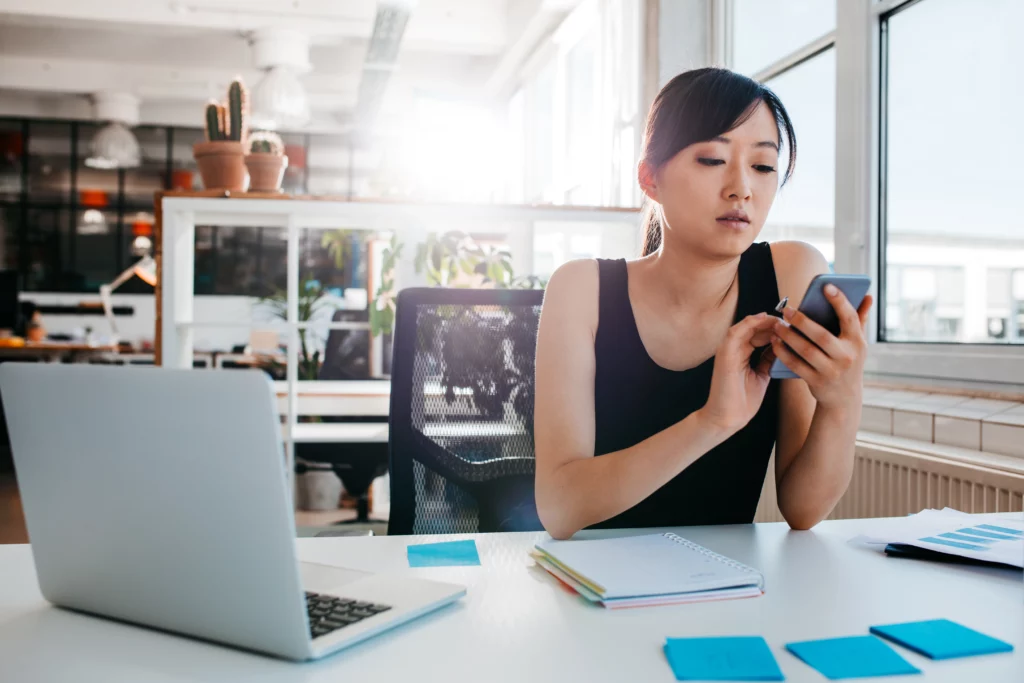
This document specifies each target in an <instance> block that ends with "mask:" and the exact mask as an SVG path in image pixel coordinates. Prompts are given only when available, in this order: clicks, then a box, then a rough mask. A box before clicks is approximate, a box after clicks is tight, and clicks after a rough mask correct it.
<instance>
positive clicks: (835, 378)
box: [772, 284, 872, 406]
mask: <svg viewBox="0 0 1024 683" xmlns="http://www.w3.org/2000/svg"><path fill="white" fill-rule="evenodd" d="M825 296H826V297H827V298H828V300H829V303H831V304H832V308H834V309H835V311H836V314H837V315H838V316H839V329H840V332H839V336H838V337H837V336H835V335H833V334H832V333H831V332H829V331H828V330H826V329H825V328H824V327H822V326H821V325H819V324H818V323H816V322H814V321H813V320H811V319H810V318H808V317H807V316H806V315H804V314H803V313H801V312H800V311H798V310H795V309H792V308H788V307H787V308H786V309H784V310H783V312H782V315H783V317H784V318H785V322H783V321H782V320H779V321H778V322H777V323H776V324H775V334H776V335H777V338H776V339H774V340H773V341H772V350H773V351H774V352H775V356H776V357H777V358H778V359H779V360H781V361H782V362H783V363H785V364H786V366H787V367H788V368H789V369H790V370H792V371H793V372H794V373H796V374H797V375H798V376H799V377H800V378H801V379H803V380H804V381H805V382H807V387H808V388H809V389H810V390H811V395H813V396H814V399H815V400H816V401H817V402H818V404H819V405H822V406H844V405H850V403H851V402H856V403H858V404H859V402H860V399H861V394H862V384H863V375H864V360H865V358H866V357H867V352H868V340H867V322H868V312H869V311H870V310H871V304H872V297H871V295H868V296H866V297H864V301H863V302H862V303H861V305H860V308H859V309H855V308H854V307H853V305H852V304H851V303H850V301H849V300H848V299H847V298H846V296H845V295H844V294H843V293H842V292H840V291H839V289H838V288H837V287H836V286H835V285H831V284H830V285H826V286H825ZM787 323H788V324H787ZM791 326H792V327H794V328H796V329H797V330H800V332H803V333H804V335H806V338H805V337H802V336H800V334H799V333H797V332H796V331H795V330H793V329H791ZM783 342H785V343H783Z"/></svg>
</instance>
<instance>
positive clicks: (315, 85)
mask: <svg viewBox="0 0 1024 683" xmlns="http://www.w3.org/2000/svg"><path fill="white" fill-rule="evenodd" d="M234 73H236V74H238V75H241V76H242V78H243V79H244V80H245V82H246V83H248V84H249V85H250V86H252V85H254V84H255V83H256V82H257V80H258V79H259V77H260V73H259V72H258V71H256V70H255V69H241V70H238V71H236V72H234ZM232 78H233V76H232V73H231V72H229V71H227V70H225V69H211V68H201V67H188V68H181V67H173V66H154V65H152V64H138V63H132V62H101V61H84V60H74V59H43V58H39V57H18V56H12V55H0V89H7V90H23V91H28V92H36V93H62V94H82V95H87V94H92V93H95V92H99V91H103V90H115V91H120V92H129V93H132V94H134V95H137V96H138V97H140V98H141V99H142V101H143V102H144V103H145V102H146V101H147V100H190V101H195V102H203V101H206V100H208V99H210V98H215V99H223V98H224V97H225V93H226V92H227V87H228V84H229V83H230V82H231V79H232ZM301 80H302V82H303V85H305V86H306V89H307V92H308V94H309V98H310V106H311V107H312V108H313V109H326V110H335V111H336V110H345V109H351V108H352V107H353V106H354V105H355V99H356V87H357V83H358V76H357V75H355V74H317V73H315V72H313V73H310V74H306V75H305V76H303V77H302V78H301Z"/></svg>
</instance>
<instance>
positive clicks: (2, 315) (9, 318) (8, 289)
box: [0, 270, 21, 330]
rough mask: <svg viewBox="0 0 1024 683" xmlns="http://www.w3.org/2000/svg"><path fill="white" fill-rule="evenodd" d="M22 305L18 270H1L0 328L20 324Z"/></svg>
mask: <svg viewBox="0 0 1024 683" xmlns="http://www.w3.org/2000/svg"><path fill="white" fill-rule="evenodd" d="M20 313H21V307H20V306H19V304H18V272H17V271H15V270H0V330H13V329H15V328H16V327H17V326H18V316H19V315H20Z"/></svg>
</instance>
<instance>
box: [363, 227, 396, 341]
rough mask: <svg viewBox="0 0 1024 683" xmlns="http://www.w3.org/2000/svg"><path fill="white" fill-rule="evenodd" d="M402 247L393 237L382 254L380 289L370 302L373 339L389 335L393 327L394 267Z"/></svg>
mask: <svg viewBox="0 0 1024 683" xmlns="http://www.w3.org/2000/svg"><path fill="white" fill-rule="evenodd" d="M403 246H404V245H403V244H402V243H400V242H399V241H398V238H397V237H395V236H394V235H392V236H391V242H390V243H389V244H388V246H387V247H385V248H384V251H383V252H382V259H381V266H380V287H378V288H377V292H376V294H374V296H373V301H372V302H370V334H371V335H372V336H374V337H377V336H380V335H382V334H391V332H392V330H393V329H394V326H395V294H394V292H393V291H392V290H393V289H394V287H395V265H396V264H397V263H398V259H399V258H400V257H401V255H402V247H403Z"/></svg>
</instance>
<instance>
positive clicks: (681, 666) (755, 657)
mask: <svg viewBox="0 0 1024 683" xmlns="http://www.w3.org/2000/svg"><path fill="white" fill-rule="evenodd" d="M665 657H666V658H667V659H668V664H669V666H671V667H672V673H674V674H675V675H676V680H677V681H784V680H786V679H785V677H784V676H783V675H782V671H780V670H779V665H778V663H777V662H776V661H775V657H774V656H773V655H772V651H771V650H770V649H769V648H768V643H766V642H764V638H761V637H760V636H742V637H733V638H669V639H668V640H667V641H665Z"/></svg>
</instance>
